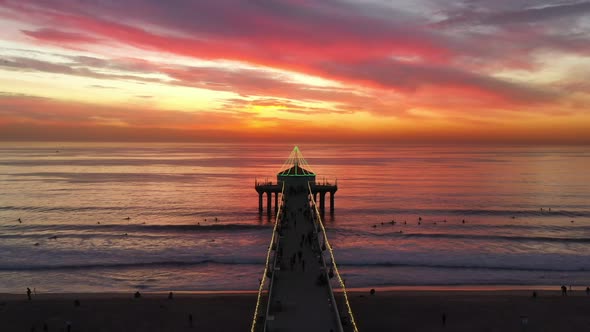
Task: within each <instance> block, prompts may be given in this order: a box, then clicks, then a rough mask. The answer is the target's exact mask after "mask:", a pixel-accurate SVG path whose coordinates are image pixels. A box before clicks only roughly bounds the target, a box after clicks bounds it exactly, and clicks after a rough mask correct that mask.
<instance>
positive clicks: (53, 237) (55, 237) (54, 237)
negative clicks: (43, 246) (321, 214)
mask: <svg viewBox="0 0 590 332" xmlns="http://www.w3.org/2000/svg"><path fill="white" fill-rule="evenodd" d="M48 239H50V240H57V235H54V236H50V237H49V238H48Z"/></svg>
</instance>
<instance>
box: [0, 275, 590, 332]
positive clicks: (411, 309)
mask: <svg viewBox="0 0 590 332" xmlns="http://www.w3.org/2000/svg"><path fill="white" fill-rule="evenodd" d="M133 293H134V292H131V291H130V292H115V293H45V294H37V295H33V299H32V300H31V301H28V300H27V296H26V294H25V293H24V292H23V293H22V294H7V293H2V294H0V321H2V322H3V323H2V328H3V330H4V329H6V330H7V331H29V330H31V329H32V328H35V329H36V330H37V331H42V327H43V324H47V325H48V326H49V331H60V330H62V329H64V327H65V326H66V324H67V322H70V323H71V324H72V331H98V332H100V331H114V332H117V331H142V332H150V331H154V332H156V331H195V330H199V331H245V330H248V329H249V328H250V326H251V323H252V315H253V313H254V308H255V304H256V292H252V291H248V292H243V291H239V292H226V291H224V292H215V291H207V292H173V293H174V297H173V299H172V300H170V299H168V292H153V293H151V292H141V294H142V296H141V298H138V299H135V298H133ZM568 293H569V291H568ZM335 297H336V303H338V305H339V307H340V309H341V310H342V308H343V302H342V300H343V299H342V298H343V295H342V293H336V294H335ZM348 297H349V301H350V304H351V307H352V310H353V313H354V317H355V320H356V322H357V324H358V326H359V330H360V331H392V330H396V331H445V330H448V331H459V332H467V331H469V332H471V331H490V332H495V331H498V332H500V331H502V332H504V331H508V332H521V331H522V330H523V327H522V325H521V324H523V323H522V320H523V317H526V319H527V324H528V325H527V328H529V329H530V330H531V331H537V330H539V331H541V330H542V331H584V330H587V329H588V327H589V326H590V315H588V314H587V312H588V310H590V296H587V295H586V293H585V288H584V290H582V288H581V287H578V288H577V289H576V288H574V291H573V292H572V293H569V294H568V296H562V295H561V291H560V290H559V288H558V287H552V289H551V290H537V297H536V298H533V297H532V289H529V286H526V289H512V290H506V289H500V288H494V289H491V288H489V287H488V288H486V289H477V290H475V289H456V288H455V289H449V288H446V289H445V290H435V289H431V288H429V289H426V288H421V289H417V288H415V287H414V288H412V289H408V288H405V289H393V290H392V289H390V290H387V291H385V290H383V289H379V288H376V293H375V295H370V294H369V291H367V290H358V289H356V290H350V291H348ZM75 300H78V301H79V305H76V302H75ZM442 314H445V315H446V317H447V322H446V326H442V325H441V315H442ZM189 315H191V316H192V317H193V319H194V325H193V326H192V327H191V325H190V322H189V318H188V317H189Z"/></svg>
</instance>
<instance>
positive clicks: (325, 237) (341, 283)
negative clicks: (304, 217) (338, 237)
mask: <svg viewBox="0 0 590 332" xmlns="http://www.w3.org/2000/svg"><path fill="white" fill-rule="evenodd" d="M308 187H309V195H310V197H313V191H312V190H311V184H308ZM310 201H311V202H312V208H313V210H314V211H313V212H314V215H315V218H314V219H315V220H316V222H317V224H318V225H319V226H320V228H321V230H322V234H323V237H324V239H323V240H324V244H325V246H326V249H328V252H329V253H330V258H331V260H332V267H333V268H334V272H335V274H336V277H337V279H338V282H339V283H340V287H341V288H342V295H343V297H344V303H345V305H346V309H347V311H348V318H349V319H350V323H351V324H352V328H353V330H354V332H358V327H357V326H356V321H355V320H354V315H353V313H352V308H351V306H350V302H349V301H348V294H347V293H346V285H345V284H344V280H343V279H342V276H341V275H340V271H339V269H338V266H337V265H336V259H335V258H334V250H333V249H332V246H331V245H330V242H329V241H328V235H327V234H326V228H325V227H324V223H323V222H322V216H321V214H320V211H319V210H318V207H317V205H316V204H315V200H313V199H311V200H310ZM320 250H321V249H320ZM323 257H324V255H323V252H322V260H323ZM323 262H324V267H325V261H323ZM328 285H330V281H329V278H328ZM329 287H330V294H331V295H332V301H333V302H332V303H334V306H335V307H336V308H337V305H336V302H335V301H334V293H333V291H332V288H331V287H332V286H331V285H330V286H329ZM336 311H337V313H336V314H337V316H338V317H340V314H339V313H338V310H337V309H336Z"/></svg>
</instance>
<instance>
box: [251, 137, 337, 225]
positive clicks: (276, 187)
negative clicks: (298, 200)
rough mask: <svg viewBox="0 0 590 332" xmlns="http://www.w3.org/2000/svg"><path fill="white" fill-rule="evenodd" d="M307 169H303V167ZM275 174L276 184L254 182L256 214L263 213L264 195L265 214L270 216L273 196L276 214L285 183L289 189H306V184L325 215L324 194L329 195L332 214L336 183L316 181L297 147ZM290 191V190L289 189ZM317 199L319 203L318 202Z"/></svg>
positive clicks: (314, 175)
mask: <svg viewBox="0 0 590 332" xmlns="http://www.w3.org/2000/svg"><path fill="white" fill-rule="evenodd" d="M304 166H305V167H307V168H305V167H304ZM281 169H282V171H280V172H279V173H278V174H277V182H275V183H273V182H272V181H268V180H266V181H260V182H259V181H258V180H256V181H255V182H254V188H255V189H256V192H258V212H259V213H261V214H262V213H263V211H264V209H263V204H262V203H263V201H264V200H263V196H264V195H265V194H266V212H267V214H272V210H273V209H272V206H273V205H272V200H273V199H272V198H273V194H274V213H277V211H278V207H279V195H280V194H281V191H282V184H283V182H285V181H286V183H287V184H288V186H289V188H294V187H307V186H308V184H309V185H310V186H311V192H312V194H313V200H314V202H319V211H320V213H322V214H324V213H325V206H326V194H327V193H329V194H330V213H334V195H336V191H338V181H335V183H334V184H332V183H330V182H327V181H326V180H324V181H322V182H317V181H316V174H315V173H314V172H313V171H311V170H310V169H309V165H308V164H307V162H306V161H305V159H304V158H303V156H302V154H301V152H300V151H299V148H298V147H295V148H294V149H293V151H292V152H291V155H290V156H289V158H287V160H286V161H285V163H284V164H283V167H282V168H281ZM289 190H291V189H289ZM318 198H319V201H318Z"/></svg>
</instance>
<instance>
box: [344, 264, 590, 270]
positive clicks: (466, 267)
mask: <svg viewBox="0 0 590 332" xmlns="http://www.w3.org/2000/svg"><path fill="white" fill-rule="evenodd" d="M339 265H341V266H356V267H414V268H434V269H461V270H494V271H525V272H588V271H590V269H588V268H584V267H580V268H551V267H521V266H486V265H475V264H474V265H460V264H457V265H453V264H435V263H434V264H428V263H400V262H374V263H366V262H342V261H341V262H339Z"/></svg>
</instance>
